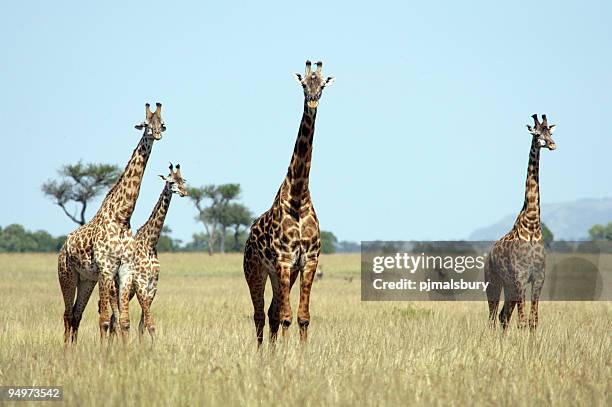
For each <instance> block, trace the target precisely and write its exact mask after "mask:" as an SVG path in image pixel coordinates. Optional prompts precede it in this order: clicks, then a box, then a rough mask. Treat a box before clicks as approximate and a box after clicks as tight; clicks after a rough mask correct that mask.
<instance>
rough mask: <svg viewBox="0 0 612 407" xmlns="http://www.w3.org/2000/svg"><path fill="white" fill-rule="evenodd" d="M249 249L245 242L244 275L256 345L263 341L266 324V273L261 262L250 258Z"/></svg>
mask: <svg viewBox="0 0 612 407" xmlns="http://www.w3.org/2000/svg"><path fill="white" fill-rule="evenodd" d="M251 253H252V252H251V249H250V246H249V244H248V243H247V247H246V249H245V254H244V263H243V267H244V276H245V278H246V281H247V284H248V286H249V292H250V294H251V301H252V303H253V321H254V322H255V334H256V335H257V346H258V347H260V346H261V344H262V343H263V330H264V326H265V325H266V314H265V312H264V291H265V289H266V279H267V276H268V275H267V274H266V273H265V271H264V270H263V268H262V266H261V264H260V263H259V262H258V261H256V260H255V259H253V258H252V256H251Z"/></svg>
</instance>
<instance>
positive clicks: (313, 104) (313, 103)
mask: <svg viewBox="0 0 612 407" xmlns="http://www.w3.org/2000/svg"><path fill="white" fill-rule="evenodd" d="M306 104H307V105H308V107H309V108H311V109H316V108H317V106H319V101H318V100H309V101H308V102H306Z"/></svg>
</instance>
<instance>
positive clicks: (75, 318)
mask: <svg viewBox="0 0 612 407" xmlns="http://www.w3.org/2000/svg"><path fill="white" fill-rule="evenodd" d="M95 286H96V281H95V280H86V279H84V278H80V277H79V279H78V286H77V297H76V301H75V302H74V307H73V309H72V341H73V342H76V340H77V333H78V330H79V325H81V318H82V317H83V311H85V307H86V306H87V303H88V302H89V297H91V293H92V291H93V289H94V287H95Z"/></svg>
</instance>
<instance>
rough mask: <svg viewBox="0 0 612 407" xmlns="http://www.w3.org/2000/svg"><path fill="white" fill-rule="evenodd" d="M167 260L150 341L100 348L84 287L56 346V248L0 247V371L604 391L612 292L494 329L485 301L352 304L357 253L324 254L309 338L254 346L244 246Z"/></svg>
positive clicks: (326, 400)
mask: <svg viewBox="0 0 612 407" xmlns="http://www.w3.org/2000/svg"><path fill="white" fill-rule="evenodd" d="M161 261H162V276H161V278H160V284H159V291H158V296H157V298H156V300H155V303H154V305H153V312H154V316H155V318H156V320H157V326H158V338H159V340H158V343H157V344H156V346H155V347H154V348H151V346H150V345H149V343H148V342H145V344H144V345H142V346H141V345H139V344H138V341H137V340H136V339H135V337H136V333H135V330H134V329H132V338H134V340H133V342H132V344H131V345H130V346H129V347H128V348H127V349H123V348H122V347H121V346H119V344H116V345H117V346H115V347H113V348H111V349H107V348H106V347H102V346H100V344H99V342H98V331H97V326H98V324H97V313H96V307H95V301H96V298H95V297H96V294H94V298H92V299H91V300H90V304H89V308H88V310H87V311H86V314H85V316H84V318H83V322H82V325H81V330H80V339H79V343H78V345H77V346H76V347H75V348H73V349H71V350H70V351H68V352H64V350H63V347H62V333H63V323H62V312H63V304H62V300H61V295H60V290H59V285H58V282H57V277H56V269H55V262H56V258H55V256H51V255H0V281H1V283H0V310H1V312H0V385H61V386H63V387H64V392H65V401H66V404H70V405H87V406H91V405H118V404H120V403H121V404H122V405H123V404H124V403H125V404H126V405H139V404H145V403H147V404H154V405H213V404H215V405H216V404H219V405H268V404H274V405H285V406H288V405H293V406H296V405H313V406H319V405H330V404H334V405H355V404H358V405H409V404H420V405H431V404H434V405H474V404H476V405H527V404H529V405H533V404H536V403H537V404H540V403H541V404H545V405H601V406H603V405H610V404H611V400H610V391H611V390H612V384H611V377H612V368H611V366H612V361H611V360H612V344H611V339H610V338H611V337H610V332H612V322H611V321H612V318H611V316H612V306H611V304H610V303H543V304H542V306H541V327H540V329H539V330H538V331H537V332H536V333H535V334H530V333H528V332H519V331H518V330H517V329H516V328H515V327H514V326H513V329H512V330H511V332H510V333H509V334H508V335H502V334H500V332H498V331H491V330H489V329H487V326H486V305H485V304H484V303H476V302H474V303H391V302H388V303H362V302H361V301H360V290H359V288H360V287H359V278H358V276H359V274H358V273H359V257H358V256H356V255H337V256H326V257H324V258H323V260H322V263H323V264H324V267H325V273H326V276H325V278H324V279H323V280H322V281H320V282H317V283H315V284H316V286H315V287H314V289H313V294H312V316H313V319H312V322H311V328H310V343H309V344H308V346H307V347H300V346H299V344H298V343H297V329H296V327H295V326H292V327H291V328H290V332H291V335H290V338H289V340H288V342H287V343H279V344H278V345H277V347H276V350H275V351H269V350H268V348H267V347H266V348H265V351H263V352H256V351H255V338H254V327H253V322H252V318H251V314H252V308H251V304H250V300H249V297H248V291H247V288H246V283H245V282H244V280H243V278H242V275H241V257H240V256H236V255H227V256H214V257H212V258H211V257H208V256H207V255H202V254H170V255H164V256H162V259H161ZM349 276H354V277H355V278H354V279H353V280H352V281H350V282H349V281H348V277H349ZM96 291H97V290H96ZM268 291H269V290H268ZM296 291H297V290H295V289H294V294H296ZM268 294H269V292H268ZM296 301H297V297H295V296H294V297H293V302H292V303H293V304H294V310H295V309H296V308H297V303H296ZM131 310H132V326H133V327H136V324H137V318H138V317H139V316H140V310H139V309H138V305H137V303H136V302H135V301H134V302H133V303H132V307H131ZM266 340H267V338H266ZM20 405H22V404H20Z"/></svg>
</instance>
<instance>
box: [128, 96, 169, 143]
mask: <svg viewBox="0 0 612 407" xmlns="http://www.w3.org/2000/svg"><path fill="white" fill-rule="evenodd" d="M155 105H156V106H157V108H156V109H155V111H154V112H152V111H151V105H150V104H148V103H146V104H145V121H144V122H142V123H140V124H137V125H136V126H134V127H136V128H137V129H138V130H143V129H144V135H145V136H146V137H152V138H154V139H155V140H160V139H161V138H162V136H161V134H162V132H164V131H166V124H165V123H164V120H163V119H162V117H161V107H162V105H161V103H159V102H157V103H156V104H155Z"/></svg>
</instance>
